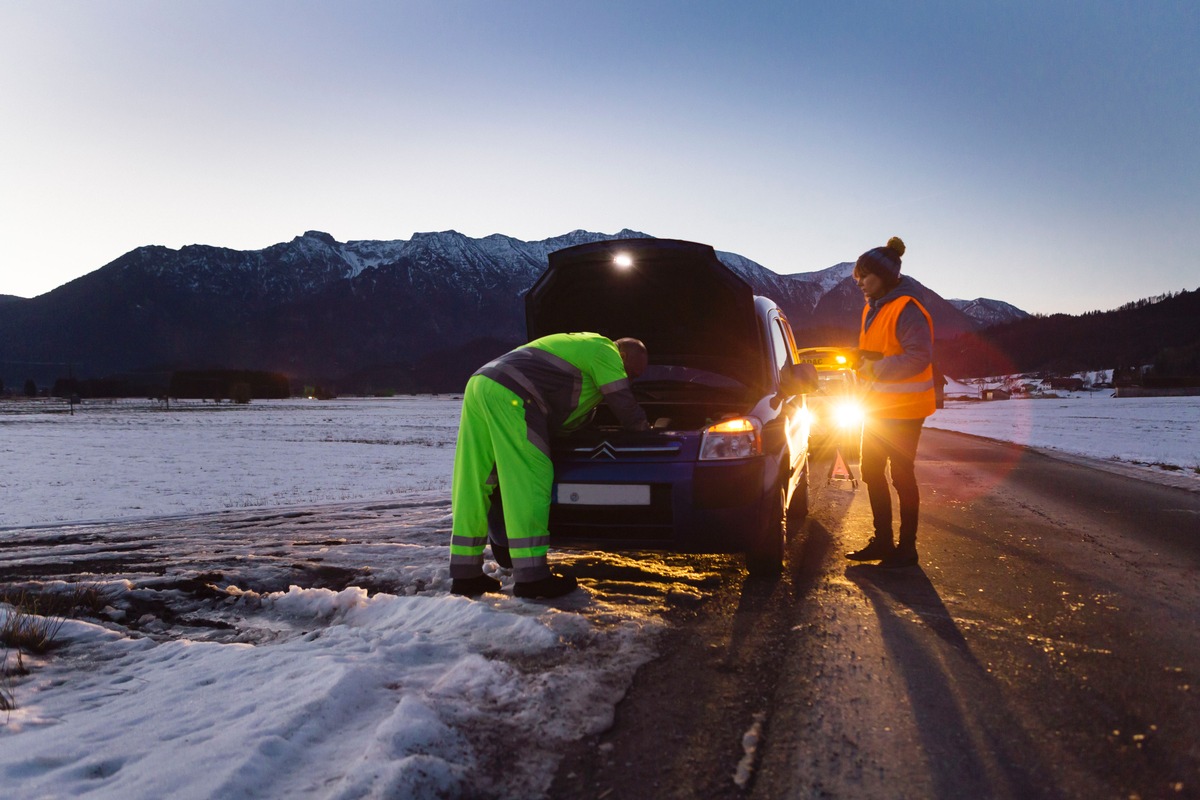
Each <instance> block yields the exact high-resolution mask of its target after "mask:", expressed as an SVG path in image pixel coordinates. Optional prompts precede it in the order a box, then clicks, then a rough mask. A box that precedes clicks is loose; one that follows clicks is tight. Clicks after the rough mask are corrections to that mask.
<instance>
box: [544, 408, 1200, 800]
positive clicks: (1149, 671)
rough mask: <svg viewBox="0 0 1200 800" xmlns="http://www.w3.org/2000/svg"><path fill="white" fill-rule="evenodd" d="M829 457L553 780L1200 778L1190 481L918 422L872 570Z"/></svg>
mask: <svg viewBox="0 0 1200 800" xmlns="http://www.w3.org/2000/svg"><path fill="white" fill-rule="evenodd" d="M827 470H828V467H827V466H826V467H822V468H819V469H818V470H815V471H814V479H813V481H812V485H813V490H814V491H813V502H812V513H811V515H810V519H809V521H808V523H807V524H806V526H805V530H804V532H803V534H802V535H801V536H800V537H799V538H798V540H797V541H795V542H793V543H792V546H791V547H790V549H789V567H788V570H787V573H786V574H785V576H784V577H783V578H782V579H781V580H779V581H775V582H769V581H768V582H758V581H751V580H747V579H746V578H745V575H744V573H742V572H741V571H740V570H739V569H738V568H737V565H736V562H732V561H731V562H730V563H729V564H728V565H727V568H726V571H725V572H724V573H723V575H722V578H723V579H722V583H721V585H720V588H719V589H718V590H716V592H715V593H714V595H713V596H712V597H711V598H710V599H709V600H708V601H707V602H706V603H704V604H703V605H702V606H700V607H699V608H696V609H691V610H689V611H688V612H687V613H686V614H684V613H681V614H679V615H678V616H677V619H676V622H677V626H676V627H675V629H673V630H672V631H671V633H670V634H669V635H668V639H667V641H666V642H665V644H664V648H663V655H662V656H661V657H660V658H659V659H658V660H656V661H655V662H652V663H651V664H648V665H646V666H644V667H643V668H642V670H641V671H640V672H639V675H638V677H637V679H636V680H635V684H634V686H633V688H632V689H631V691H630V693H629V695H628V696H627V699H626V701H625V702H623V703H622V704H621V705H620V706H619V707H618V713H617V721H616V724H615V725H614V727H613V728H612V729H611V730H610V731H608V732H607V733H605V734H604V735H602V736H600V737H596V738H595V739H594V740H592V741H588V742H583V743H581V744H580V747H579V748H578V749H577V751H576V752H574V753H573V754H571V755H570V756H568V758H566V759H565V760H564V762H563V764H562V766H561V768H560V770H559V774H558V779H557V781H556V783H555V786H554V796H556V797H595V798H635V797H638V798H644V797H661V798H685V797H706V798H719V797H752V798H822V797H829V798H945V799H946V800H949V798H964V797H971V798H1134V797H1137V798H1152V797H1169V798H1183V797H1200V626H1198V625H1197V620H1200V581H1198V580H1197V578H1198V577H1200V494H1197V493H1195V492H1189V491H1186V490H1183V489H1179V488H1171V487H1164V486H1161V485H1158V484H1156V483H1153V482H1146V481H1141V480H1135V479H1131V478H1129V477H1127V476H1125V475H1120V474H1114V473H1112V472H1109V471H1099V470H1095V469H1089V468H1087V467H1083V466H1079V465H1078V464H1074V463H1068V462H1066V461H1063V460H1058V459H1053V458H1049V457H1047V456H1044V455H1039V454H1037V453H1035V452H1032V451H1029V450H1025V449H1023V448H1019V447H1015V446H1010V445H1006V444H998V443H993V442H988V441H984V440H981V439H976V438H972V437H966V436H961V435H957V434H951V433H946V432H941V431H935V430H929V431H926V432H925V434H924V438H923V440H922V443H921V450H920V457H919V461H918V477H919V479H920V481H921V483H922V487H923V505H922V512H923V516H922V524H921V533H920V539H919V542H918V546H919V549H920V553H921V567H920V568H913V569H905V570H891V571H889V570H882V569H880V568H878V567H875V566H872V565H856V564H853V563H852V562H848V561H846V560H844V558H843V557H842V554H843V552H845V551H847V550H851V549H856V548H857V547H859V546H861V544H863V543H864V542H865V540H866V539H867V537H868V536H869V534H870V528H871V526H870V510H869V505H868V503H867V497H866V491H865V487H863V486H861V485H860V486H858V487H857V488H855V487H854V486H853V485H852V484H850V483H849V482H846V481H835V482H833V483H826V482H825V481H824V480H823V475H824V474H827Z"/></svg>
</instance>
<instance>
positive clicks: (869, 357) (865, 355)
mask: <svg viewBox="0 0 1200 800" xmlns="http://www.w3.org/2000/svg"><path fill="white" fill-rule="evenodd" d="M881 358H883V353H880V352H878V351H876V350H863V349H861V348H858V347H856V348H854V349H853V350H851V351H850V366H851V368H852V369H854V370H855V371H857V370H860V369H862V366H863V362H865V361H878V360H879V359H881Z"/></svg>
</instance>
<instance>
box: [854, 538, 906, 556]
mask: <svg viewBox="0 0 1200 800" xmlns="http://www.w3.org/2000/svg"><path fill="white" fill-rule="evenodd" d="M894 552H895V548H894V547H892V540H891V539H884V538H882V537H880V536H872V537H871V541H869V542H867V546H866V547H864V548H863V549H861V550H855V551H854V552H853V553H846V558H848V559H850V560H851V561H879V560H881V559H884V558H889V557H890V556H891V555H892V553H894Z"/></svg>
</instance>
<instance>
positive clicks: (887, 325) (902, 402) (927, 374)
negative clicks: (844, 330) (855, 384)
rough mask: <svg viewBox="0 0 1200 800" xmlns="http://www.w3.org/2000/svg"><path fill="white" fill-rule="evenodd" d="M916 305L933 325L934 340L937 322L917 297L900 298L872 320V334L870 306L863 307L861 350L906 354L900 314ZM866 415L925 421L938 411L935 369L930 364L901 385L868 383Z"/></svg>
mask: <svg viewBox="0 0 1200 800" xmlns="http://www.w3.org/2000/svg"><path fill="white" fill-rule="evenodd" d="M909 303H912V304H913V305H915V306H916V307H917V308H919V309H921V313H922V314H924V315H925V319H926V320H928V322H929V335H930V336H931V337H932V336H933V320H932V319H931V318H930V316H929V312H928V311H926V310H925V307H924V306H922V305H921V304H920V303H919V302H917V299H916V298H914V297H898V298H896V299H895V300H892V301H891V302H890V303H887V304H886V305H884V306H882V307H881V308H880V309H879V310H878V311H877V312H876V313H875V319H873V320H871V327H870V329H869V330H867V329H865V328H866V324H867V314H868V313H869V312H870V310H871V307H870V305H866V306H864V307H863V314H862V324H861V325H860V326H859V334H858V346H859V348H861V349H863V350H874V351H875V352H877V353H883V354H884V356H896V355H900V354H902V353H903V352H904V348H903V347H901V346H900V339H899V337H898V336H896V323H897V322H898V321H899V320H900V312H901V311H903V310H904V307H905V306H907V305H908V304H909ZM864 403H865V405H866V408H865V410H866V412H867V413H868V414H870V415H873V416H875V417H879V418H882V419H922V418H924V417H928V416H929V415H930V414H932V413H933V412H934V411H935V410H936V409H937V397H936V395H935V393H934V388H933V365H932V364H926V365H925V369H923V370H921V371H920V372H918V373H917V374H916V375H914V376H912V377H911V378H904V379H903V380H898V381H884V380H874V381H868V382H867V384H866V391H865V397H864Z"/></svg>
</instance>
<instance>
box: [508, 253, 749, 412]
mask: <svg viewBox="0 0 1200 800" xmlns="http://www.w3.org/2000/svg"><path fill="white" fill-rule="evenodd" d="M619 256H624V257H628V258H629V259H630V260H631V262H632V263H631V265H630V266H628V267H625V268H622V267H620V266H618V263H617V259H618V257H619ZM525 325H526V330H527V332H528V335H529V338H530V339H531V340H532V339H536V338H538V337H541V336H545V335H547V334H551V333H569V332H572V331H593V332H595V333H600V334H603V335H605V336H608V337H609V338H611V339H618V338H620V337H622V336H632V337H634V338H636V339H641V340H642V341H643V342H645V344H646V348H647V350H649V352H650V363H651V364H672V365H683V366H688V367H695V368H699V369H705V370H708V371H710V372H716V373H718V374H722V375H727V376H729V377H731V378H734V379H736V380H738V381H739V382H741V383H742V384H743V385H745V386H746V387H754V388H759V387H761V386H762V385H763V383H764V381H766V380H767V376H766V375H764V374H763V369H764V367H763V365H764V363H766V362H767V360H768V359H765V358H764V356H763V348H764V347H765V344H764V343H763V342H762V341H761V336H760V334H759V329H758V324H757V322H756V317H755V312H754V293H753V291H752V290H751V288H750V285H749V284H748V283H746V282H745V281H744V280H742V278H741V277H739V276H738V275H737V274H735V273H734V272H733V271H731V270H730V269H729V268H728V267H726V266H725V265H724V264H722V263H721V262H720V260H718V259H717V254H716V253H715V252H714V251H713V248H712V247H710V246H709V245H706V244H697V243H695V242H683V241H678V240H674V239H619V240H613V241H605V242H594V243H591V244H583V245H579V246H577V247H569V248H566V249H565V250H558V251H556V252H554V253H551V254H550V265H549V267H548V268H547V269H546V272H545V273H544V274H543V275H542V276H541V278H539V279H538V281H537V283H535V284H534V285H533V288H531V289H530V290H529V292H528V293H527V294H526V295H525Z"/></svg>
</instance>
